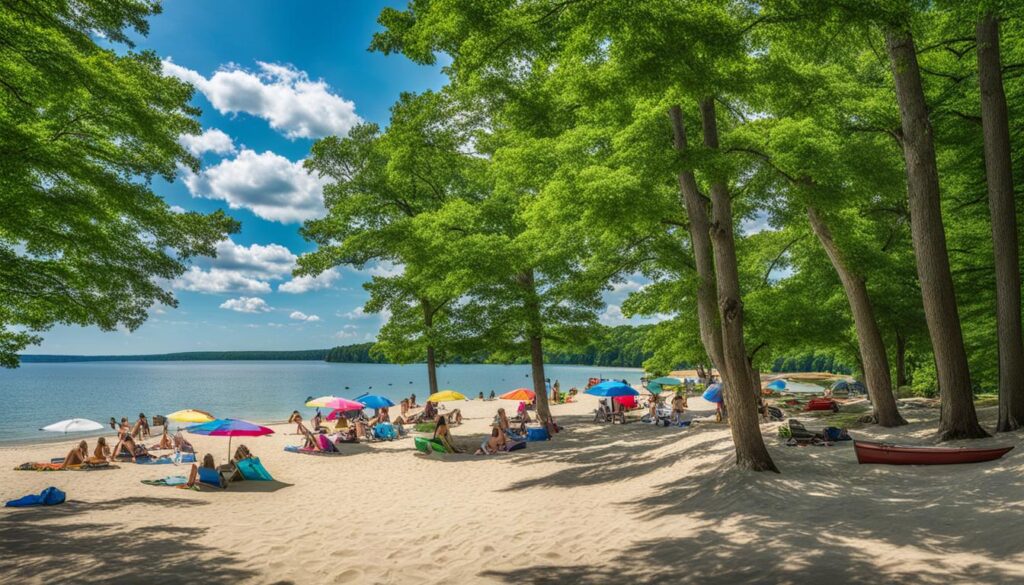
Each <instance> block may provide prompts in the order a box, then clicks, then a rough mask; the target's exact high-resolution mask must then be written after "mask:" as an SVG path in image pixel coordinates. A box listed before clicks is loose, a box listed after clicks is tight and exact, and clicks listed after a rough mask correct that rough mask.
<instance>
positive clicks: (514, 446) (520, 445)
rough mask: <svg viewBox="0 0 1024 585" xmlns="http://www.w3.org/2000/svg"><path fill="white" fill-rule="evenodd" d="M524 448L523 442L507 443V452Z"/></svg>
mask: <svg viewBox="0 0 1024 585" xmlns="http://www.w3.org/2000/svg"><path fill="white" fill-rule="evenodd" d="M525 448H526V443H525V442H520V443H512V444H511V445H509V447H508V451H509V452H512V451H518V450H520V449H525Z"/></svg>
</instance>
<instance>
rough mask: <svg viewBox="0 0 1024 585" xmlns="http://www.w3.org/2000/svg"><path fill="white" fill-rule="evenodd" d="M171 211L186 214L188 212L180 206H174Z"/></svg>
mask: <svg viewBox="0 0 1024 585" xmlns="http://www.w3.org/2000/svg"><path fill="white" fill-rule="evenodd" d="M171 211H173V212H174V213H185V212H186V211H188V210H187V209H185V208H184V207H182V206H180V205H172V206H171Z"/></svg>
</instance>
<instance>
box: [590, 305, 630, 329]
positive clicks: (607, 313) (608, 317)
mask: <svg viewBox="0 0 1024 585" xmlns="http://www.w3.org/2000/svg"><path fill="white" fill-rule="evenodd" d="M597 320H598V321H600V322H601V323H603V324H605V325H613V326H614V325H626V324H627V323H629V322H630V320H629V318H628V317H626V316H625V315H624V314H622V307H620V306H619V305H608V307H606V308H605V310H604V311H602V312H601V314H600V315H598V316H597Z"/></svg>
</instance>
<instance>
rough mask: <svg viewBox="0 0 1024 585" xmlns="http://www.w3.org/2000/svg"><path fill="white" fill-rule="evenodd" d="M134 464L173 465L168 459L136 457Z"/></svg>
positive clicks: (165, 457)
mask: <svg viewBox="0 0 1024 585" xmlns="http://www.w3.org/2000/svg"><path fill="white" fill-rule="evenodd" d="M135 462H136V463H138V464H139V465H163V464H164V463H174V462H173V461H171V458H170V457H167V456H164V457H136V458H135Z"/></svg>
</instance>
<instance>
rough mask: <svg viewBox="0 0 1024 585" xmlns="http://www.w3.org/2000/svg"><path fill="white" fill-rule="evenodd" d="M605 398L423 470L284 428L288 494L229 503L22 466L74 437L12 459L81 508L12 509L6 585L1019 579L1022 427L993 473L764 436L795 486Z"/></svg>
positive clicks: (721, 429) (16, 485)
mask: <svg viewBox="0 0 1024 585" xmlns="http://www.w3.org/2000/svg"><path fill="white" fill-rule="evenodd" d="M701 403H702V401H701V400H699V399H691V406H695V407H698V408H701V407H702V408H705V409H708V410H710V409H709V408H708V405H707V404H706V403H703V404H701ZM499 405H501V403H500V402H477V401H471V402H466V403H459V404H457V406H459V407H461V408H462V410H463V412H464V414H465V415H466V416H467V420H466V422H465V424H464V425H462V426H461V427H459V428H457V429H456V430H455V436H456V438H457V439H460V440H461V442H462V443H463V444H464V445H466V446H473V447H474V448H475V446H476V444H478V443H479V442H480V440H481V439H482V438H483V436H484V433H485V432H486V431H487V430H488V426H489V423H490V419H491V416H492V415H493V413H494V411H495V410H496V408H497V407H498V406H499ZM505 405H506V406H514V404H513V403H506V404H505ZM593 406H594V401H593V399H591V398H590V397H584V398H583V402H581V403H579V404H575V405H561V406H557V407H555V414H556V416H558V417H559V418H560V421H561V422H562V423H563V424H565V425H566V426H567V427H568V428H567V430H566V431H565V432H563V433H561V434H559V435H558V436H557V437H556V439H555V440H554V441H550V442H546V443H531V444H530V445H529V447H528V448H527V449H526V450H525V451H520V452H516V453H512V454H506V455H501V456H494V457H474V456H472V455H460V456H453V455H448V456H435V457H432V458H426V457H422V456H420V455H417V454H415V451H414V449H413V445H412V441H411V440H410V439H406V440H402V441H396V442H393V443H374V444H369V445H362V444H361V445H354V446H351V447H350V449H348V451H350V454H349V455H346V456H344V457H336V458H326V457H313V456H305V455H298V454H292V453H286V452H284V451H283V450H282V448H283V447H284V445H287V444H296V443H298V442H299V441H298V437H296V436H294V435H291V434H290V433H291V432H293V428H292V426H291V425H281V426H277V427H276V430H277V431H278V434H276V435H274V436H271V437H262V438H255V439H244V440H242V442H244V443H245V444H247V445H248V446H249V447H250V449H251V450H252V451H253V452H254V453H255V454H256V455H258V456H259V457H260V458H261V459H262V460H263V462H264V463H265V464H266V467H267V468H268V469H269V470H270V471H271V473H272V474H273V475H274V477H275V478H276V479H277V480H279V482H280V483H274V484H269V485H268V484H266V483H260V482H242V483H238V484H232V485H231V487H230V488H229V489H227V490H226V491H219V492H218V491H212V490H204V491H202V492H193V491H188V490H180V489H176V488H169V487H152V486H148V485H144V484H142V483H140V482H139V480H141V479H156V478H160V477H164V476H166V475H173V474H184V473H186V472H187V467H185V466H182V467H175V466H172V465H132V464H120V469H116V470H107V471H92V472H24V471H12V469H11V468H12V467H14V466H15V465H17V464H18V463H21V462H24V461H29V460H37V461H38V460H47V459H49V458H50V457H59V456H62V455H64V454H65V453H66V452H67V451H68V449H69V448H70V447H71V445H72V444H74V443H75V441H74V440H70V439H69V440H68V441H67V442H66V443H60V444H48V445H40V446H30V447H24V446H20V447H5V448H2V449H0V499H3V500H7V499H11V498H15V497H18V496H21V495H24V494H27V493H32V492H39V491H40V490H41V489H43V488H45V487H46V486H49V485H54V486H57V487H59V488H60V489H62V490H64V491H66V492H67V494H68V498H69V502H68V503H66V504H64V505H61V506H55V507H52V508H38V509H28V510H11V509H5V510H4V511H3V512H2V513H0V582H2V583H64V582H67V583H99V582H105V583H106V582H116V583H121V582H147V583H203V584H210V583H228V582H231V583H235V582H244V583H416V584H427V583H447V584H451V583H510V584H511V583H552V584H554V583H559V584H561V583H588V584H605V583H690V582H692V583H761V582H779V583H814V582H816V580H817V579H821V578H824V579H827V580H828V581H819V582H829V583H855V582H874V583H889V582H900V583H936V584H938V583H950V582H954V581H958V582H965V583H967V582H970V583H1020V582H1024V479H1022V472H1024V447H1021V446H1020V443H1021V442H1022V438H1024V434H1021V433H1015V434H1010V435H1003V436H1000V437H998V438H996V439H988V440H985V441H983V442H981V443H982V444H1007V443H1012V444H1016V445H1018V448H1017V449H1015V450H1014V451H1012V452H1011V453H1010V454H1009V455H1008V456H1006V457H1005V458H1003V459H1002V460H1000V461H997V462H992V463H985V464H978V465H962V466H939V467H925V468H917V467H888V466H859V465H857V463H856V459H855V457H854V454H853V449H852V446H851V445H850V444H849V443H846V444H840V445H837V446H834V447H801V448H797V447H785V446H783V445H782V443H781V440H780V439H778V438H777V437H776V435H775V427H776V426H777V425H770V424H766V425H764V427H763V430H764V433H765V435H766V437H767V441H768V443H769V446H770V449H771V452H772V456H773V457H774V458H775V461H776V462H777V463H778V465H779V467H780V468H781V469H782V470H783V474H782V475H775V474H755V473H750V472H742V471H738V470H736V469H735V468H734V467H733V466H732V464H731V463H732V449H731V442H730V440H729V436H728V429H727V428H726V427H725V426H724V425H717V424H700V425H697V426H695V427H694V428H691V429H665V428H661V427H658V428H655V427H651V426H649V425H644V424H639V423H631V424H627V425H624V426H623V425H597V424H592V423H591V422H590V420H591V416H590V415H589V412H590V411H591V409H592V408H593ZM983 413H984V415H985V416H986V417H987V419H988V422H991V421H990V419H991V417H992V416H993V413H992V412H991V409H988V410H985V411H983ZM283 414H285V413H283ZM906 414H907V416H909V417H911V418H912V419H913V420H914V421H915V422H914V424H913V425H912V426H910V427H904V428H903V429H899V430H897V431H895V432H891V433H888V434H886V433H882V432H880V430H879V429H871V430H869V431H866V432H860V433H857V432H855V433H854V435H855V436H874V437H889V438H892V439H894V440H899V441H901V442H925V441H927V440H929V438H930V435H929V433H930V432H931V431H932V430H933V429H934V423H933V422H930V421H931V419H932V418H933V417H934V416H935V411H934V410H933V409H917V410H908V411H907V412H906ZM804 420H805V423H806V424H808V426H809V427H810V428H812V429H814V428H815V427H816V426H821V425H820V423H815V422H814V420H813V419H809V418H805V419H804ZM194 443H195V444H196V447H197V449H198V450H199V451H200V453H203V452H207V451H210V452H213V453H214V454H215V456H216V457H217V459H218V462H220V461H222V460H223V458H224V456H225V454H226V451H227V440H226V439H221V438H211V437H194ZM235 444H238V441H236V442H235ZM92 445H93V441H92V440H90V447H91V446H92Z"/></svg>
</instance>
